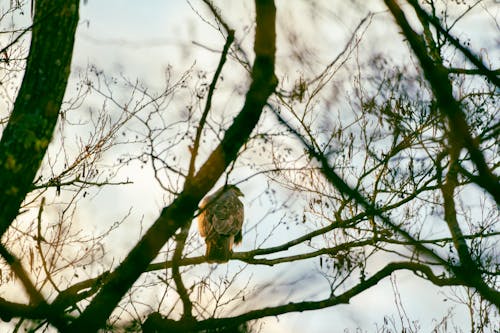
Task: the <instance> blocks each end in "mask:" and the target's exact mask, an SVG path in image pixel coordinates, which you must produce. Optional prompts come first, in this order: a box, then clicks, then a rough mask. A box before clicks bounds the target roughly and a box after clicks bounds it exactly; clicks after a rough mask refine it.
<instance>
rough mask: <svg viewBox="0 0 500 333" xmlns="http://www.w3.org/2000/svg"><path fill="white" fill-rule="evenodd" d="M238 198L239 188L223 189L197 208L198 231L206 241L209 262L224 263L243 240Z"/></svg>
mask: <svg viewBox="0 0 500 333" xmlns="http://www.w3.org/2000/svg"><path fill="white" fill-rule="evenodd" d="M239 196H243V193H242V192H241V191H240V189H239V188H238V187H236V186H234V185H226V186H223V187H221V188H220V189H219V190H217V192H215V193H214V194H212V195H210V196H208V197H206V198H205V199H203V201H202V202H201V204H200V211H201V212H200V215H199V216H198V231H199V232H200V235H201V236H202V237H205V243H206V245H207V249H206V253H205V256H206V258H207V261H208V262H218V263H222V262H227V261H228V260H229V258H230V257H231V254H232V252H233V251H232V250H233V245H234V244H238V243H240V242H241V240H242V233H241V228H242V226H243V219H244V208H243V203H242V202H241V201H240V199H239V198H238V197H239Z"/></svg>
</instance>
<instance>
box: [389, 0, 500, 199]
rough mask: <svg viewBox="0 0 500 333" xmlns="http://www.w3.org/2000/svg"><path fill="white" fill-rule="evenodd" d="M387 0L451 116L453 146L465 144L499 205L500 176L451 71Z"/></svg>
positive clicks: (478, 180) (442, 106)
mask: <svg viewBox="0 0 500 333" xmlns="http://www.w3.org/2000/svg"><path fill="white" fill-rule="evenodd" d="M384 1H385V4H386V5H387V7H388V8H389V10H390V11H391V13H392V15H393V17H394V19H395V20H396V23H397V24H398V25H399V27H400V28H401V30H402V32H403V34H404V35H405V37H406V39H407V40H408V43H409V44H410V47H411V48H412V50H413V52H414V53H415V55H416V56H417V58H418V60H419V62H420V65H421V66H422V69H423V71H424V75H425V78H426V80H427V81H428V82H429V83H430V85H431V88H432V92H433V94H434V96H435V98H436V100H437V104H438V106H439V109H440V110H441V112H442V113H443V115H444V116H446V118H447V120H448V124H449V130H448V135H449V144H450V146H451V149H452V150H456V151H457V152H459V151H460V150H461V149H462V148H466V149H467V150H468V151H469V154H470V158H471V160H472V161H473V162H474V164H475V165H476V168H477V171H478V173H479V177H478V178H476V179H475V180H476V183H477V184H478V185H479V186H481V187H482V188H483V189H485V190H486V191H488V192H489V193H490V194H491V196H492V197H493V199H494V200H495V201H496V203H497V204H498V205H500V183H499V178H498V177H497V176H496V175H495V174H493V172H492V171H491V170H490V169H489V167H488V164H487V163H486V160H485V158H484V155H483V153H482V152H481V150H480V149H479V146H478V143H477V142H476V141H475V140H474V138H473V137H472V135H471V132H470V127H469V125H468V123H467V120H466V119H465V115H464V112H463V110H462V109H461V107H460V104H459V103H458V102H457V100H456V99H455V98H454V97H453V87H452V85H451V82H450V80H449V79H448V71H447V70H446V68H445V67H444V66H443V64H440V63H436V62H435V61H433V60H432V59H431V58H430V57H429V55H428V54H427V50H426V47H425V42H424V41H423V40H422V38H421V36H420V35H418V34H417V33H416V32H415V31H414V30H413V29H412V27H411V26H410V24H409V23H408V20H407V19H406V16H405V14H404V12H403V10H402V9H401V7H399V6H398V4H397V3H396V2H395V1H394V0H384ZM417 13H418V14H419V15H420V14H421V12H420V11H417Z"/></svg>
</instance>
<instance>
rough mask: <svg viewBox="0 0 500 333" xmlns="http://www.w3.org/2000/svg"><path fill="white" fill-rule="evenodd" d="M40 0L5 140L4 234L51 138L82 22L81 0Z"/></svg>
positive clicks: (1, 171) (0, 229)
mask: <svg viewBox="0 0 500 333" xmlns="http://www.w3.org/2000/svg"><path fill="white" fill-rule="evenodd" d="M35 3H36V5H35V15H34V19H33V22H34V23H33V27H32V35H31V45H30V51H29V56H28V60H27V64H26V71H25V74H24V78H23V82H22V84H21V88H20V90H19V94H18V96H17V98H16V101H15V103H14V110H13V111H12V114H11V116H10V119H9V123H8V124H7V127H6V128H5V130H4V132H3V135H2V139H1V141H0V237H1V236H2V235H3V234H4V233H5V231H6V230H7V229H8V227H9V226H10V224H11V223H12V221H13V220H14V219H15V218H16V216H17V215H18V211H19V207H20V206H21V203H22V202H23V200H24V198H25V197H26V195H27V194H28V193H29V192H30V191H31V189H32V183H33V179H34V178H35V175H36V173H37V171H38V169H39V167H40V163H41V162H42V159H43V157H44V155H45V152H46V150H47V147H48V145H49V143H50V141H51V139H52V134H53V132H54V127H55V125H56V122H57V118H58V115H59V109H60V107H61V103H62V99H63V96H64V92H65V90H66V84H67V80H68V76H69V73H70V65H71V57H72V54H73V44H74V36H75V31H76V26H77V23H78V6H79V1H78V0H70V1H68V0H37V1H35Z"/></svg>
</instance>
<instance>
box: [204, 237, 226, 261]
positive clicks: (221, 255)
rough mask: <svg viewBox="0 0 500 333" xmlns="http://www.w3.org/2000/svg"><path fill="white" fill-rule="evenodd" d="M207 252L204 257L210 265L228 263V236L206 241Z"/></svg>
mask: <svg viewBox="0 0 500 333" xmlns="http://www.w3.org/2000/svg"><path fill="white" fill-rule="evenodd" d="M206 242H207V252H206V253H205V257H206V258H207V261H208V262H210V263H212V262H216V263H224V262H228V261H229V258H231V244H230V239H229V236H222V235H220V236H219V237H214V238H212V239H207V240H206Z"/></svg>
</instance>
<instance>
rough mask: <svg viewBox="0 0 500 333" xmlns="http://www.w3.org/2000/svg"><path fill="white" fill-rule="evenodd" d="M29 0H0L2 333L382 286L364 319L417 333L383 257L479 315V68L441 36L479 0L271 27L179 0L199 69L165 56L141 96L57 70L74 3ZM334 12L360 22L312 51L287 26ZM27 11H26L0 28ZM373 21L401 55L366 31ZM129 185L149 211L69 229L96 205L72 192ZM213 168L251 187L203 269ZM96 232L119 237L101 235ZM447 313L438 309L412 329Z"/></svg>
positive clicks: (482, 70) (241, 323)
mask: <svg viewBox="0 0 500 333" xmlns="http://www.w3.org/2000/svg"><path fill="white" fill-rule="evenodd" d="M32 3H34V7H33V8H30V5H31V4H32ZM32 3H29V2H28V3H21V2H18V1H16V2H13V1H11V2H10V3H9V4H5V5H4V6H5V9H3V8H2V10H3V11H2V13H3V14H2V16H1V18H0V19H1V21H0V23H2V24H4V26H2V28H4V27H5V28H4V32H3V33H4V35H5V36H8V37H7V38H6V39H5V41H6V42H5V41H4V40H2V43H3V44H2V45H5V46H2V47H3V48H2V49H1V50H0V60H1V61H0V66H2V86H3V87H7V86H8V87H12V89H10V90H5V91H4V92H3V94H2V97H3V99H2V103H3V104H2V105H5V106H6V108H7V110H8V111H7V112H6V114H1V115H0V120H1V122H0V124H1V126H2V138H1V141H0V175H1V176H0V188H1V189H2V190H1V191H2V193H1V194H0V198H1V199H0V225H1V226H2V228H1V232H2V243H1V244H0V250H1V251H0V254H1V255H2V258H3V260H4V265H3V266H2V268H1V269H2V271H1V273H2V274H1V276H0V281H2V284H4V285H5V286H6V287H5V288H12V289H15V290H23V292H24V294H25V295H24V296H21V297H15V296H13V295H10V296H9V297H5V298H4V297H3V296H2V297H1V298H0V312H1V315H0V317H1V319H2V320H3V321H12V322H14V321H15V324H14V325H15V326H14V330H19V329H21V328H25V329H29V330H31V331H38V330H40V331H41V330H45V329H47V328H48V327H52V328H54V329H57V330H59V331H62V332H96V331H98V330H99V329H103V330H108V331H115V330H120V331H140V330H142V331H144V332H162V331H173V332H248V331H259V329H260V327H259V325H260V322H259V319H262V318H265V317H271V316H280V315H284V314H286V313H290V312H304V311H313V310H317V309H323V308H332V307H335V306H336V305H340V304H347V303H349V302H350V301H351V300H352V299H353V298H355V297H357V296H360V297H362V296H363V294H364V292H366V291H367V290H369V289H372V288H374V287H375V286H376V285H377V284H378V283H379V282H381V281H383V280H390V281H391V283H392V284H391V285H392V295H394V304H395V306H396V309H397V316H385V317H383V318H381V320H383V323H382V324H381V326H380V327H379V326H377V327H376V330H377V331H380V332H391V331H398V330H402V331H409V332H418V331H421V326H420V325H419V323H418V322H417V321H414V320H412V319H411V318H412V314H411V313H410V314H408V312H407V310H406V307H405V300H404V299H403V298H402V296H401V294H400V292H399V286H398V283H397V279H396V276H398V274H399V272H404V271H408V272H411V273H413V275H414V277H415V279H421V280H425V281H428V282H430V283H431V284H433V285H434V286H436V287H439V288H441V289H442V290H443V293H444V294H445V295H446V296H445V297H446V298H447V299H449V300H451V301H453V302H454V304H457V306H464V305H465V307H466V308H467V310H468V311H469V314H470V323H471V327H470V329H471V331H481V332H487V331H494V330H495V329H498V325H497V324H495V322H496V321H495V320H494V319H493V318H495V317H498V309H499V307H500V294H499V292H498V274H499V273H498V271H499V270H498V267H499V262H498V248H497V246H496V243H497V241H498V235H499V230H498V220H499V214H498V203H499V198H500V185H499V179H498V178H499V177H498V175H497V173H498V165H499V161H498V143H499V142H498V131H499V123H498V121H499V120H498V116H497V112H496V110H497V108H498V107H497V104H498V83H499V80H498V69H495V68H494V67H493V65H492V64H489V63H487V62H486V61H485V59H488V58H487V56H486V55H487V54H486V53H484V54H483V56H478V55H477V54H476V53H475V52H474V47H472V46H470V45H469V44H467V43H464V41H463V40H459V38H458V37H456V35H455V33H454V30H453V29H454V27H455V26H456V25H457V24H458V22H460V21H461V20H463V19H464V17H467V15H470V14H471V13H472V12H473V11H474V10H476V9H477V8H480V7H481V6H482V9H483V10H484V13H488V6H489V4H487V3H486V1H477V2H475V3H474V4H471V5H468V4H462V3H457V4H453V5H449V4H447V3H446V2H440V1H425V2H423V4H422V5H421V4H419V3H418V2H417V1H413V0H409V1H407V6H405V7H402V5H401V4H398V3H397V2H394V1H389V0H387V1H384V3H385V9H384V10H383V11H379V12H377V13H374V12H370V11H368V10H367V9H366V8H365V5H366V4H364V3H356V2H353V3H350V4H346V3H343V4H335V5H331V4H327V3H323V2H321V1H317V2H316V1H315V2H304V3H300V6H302V7H301V8H302V9H303V18H307V19H308V20H309V21H308V22H310V23H311V26H310V27H306V26H295V25H290V24H289V21H287V20H285V19H283V18H281V19H280V15H283V17H285V16H288V15H289V16H290V17H292V16H293V15H294V14H293V13H292V12H288V11H290V10H291V9H290V8H291V7H288V5H283V7H278V8H276V7H275V5H274V2H273V1H272V0H255V3H254V4H253V5H252V6H253V7H252V8H253V11H252V13H247V14H248V22H247V23H249V25H247V26H246V27H240V26H236V25H235V23H231V20H230V19H228V17H227V16H226V15H225V14H226V13H225V7H224V4H221V5H219V6H217V5H215V4H214V3H212V2H211V1H208V0H207V1H203V3H200V4H196V5H192V4H191V6H193V8H192V9H193V13H194V16H195V17H197V18H201V19H202V20H203V22H204V24H205V25H206V26H207V27H209V28H211V29H213V30H214V31H215V32H216V33H217V34H218V36H220V37H221V40H222V42H221V43H220V45H219V47H218V50H214V49H213V48H211V47H208V46H206V45H201V44H198V43H195V44H194V46H193V47H195V46H196V47H201V48H203V49H205V50H206V51H207V52H213V53H215V54H217V56H218V58H217V62H216V64H215V65H214V67H213V68H198V67H197V65H192V66H191V67H189V68H188V69H187V70H179V69H177V68H174V67H171V66H169V67H167V68H166V70H165V73H164V78H165V80H164V82H163V86H162V87H161V88H151V87H150V86H148V84H146V83H145V82H143V81H141V80H139V79H130V78H129V77H128V76H127V75H125V74H123V73H120V74H117V73H108V72H106V71H103V70H101V69H100V68H99V67H98V66H96V65H89V66H88V67H86V68H83V69H82V70H80V71H76V70H75V71H74V72H73V73H74V75H73V76H72V77H70V76H69V75H70V64H71V59H72V55H73V43H74V38H75V33H76V27H77V23H78V15H79V14H78V10H79V5H80V4H79V3H78V1H73V2H70V3H66V2H62V1H60V3H59V2H58V1H45V0H38V1H34V2H32ZM297 3H298V2H297ZM350 6H355V7H350ZM347 8H356V10H357V11H358V12H365V13H366V14H365V15H364V16H362V17H360V18H359V20H358V21H357V22H355V23H354V24H353V25H352V27H349V28H350V29H349V31H350V32H349V35H348V36H347V37H346V38H344V41H343V42H342V43H341V44H340V45H339V44H338V41H337V44H335V45H334V47H331V46H329V48H328V54H329V55H328V58H327V59H326V60H325V59H324V58H321V57H320V55H319V54H320V52H319V51H318V50H319V49H320V48H322V47H325V45H327V44H328V43H326V42H325V43H324V44H325V45H319V44H315V43H313V42H311V40H313V39H312V37H311V38H310V39H309V38H308V36H312V35H313V34H315V33H316V32H317V31H320V30H321V29H324V28H325V27H327V28H328V29H329V24H331V25H332V26H333V23H335V20H341V18H340V17H339V15H341V14H339V13H342V11H343V10H347ZM27 9H30V10H31V13H32V22H31V23H26V24H25V26H22V25H19V26H15V28H12V27H11V26H9V27H7V26H8V24H6V23H4V22H7V21H16V20H20V17H21V16H22V15H23V14H24V11H26V10H27ZM482 15H487V14H482ZM380 17H383V19H384V20H389V19H391V20H393V21H394V22H395V24H393V25H392V26H390V28H387V29H390V30H391V32H392V33H394V35H395V36H397V32H400V33H401V34H400V35H399V36H400V37H401V38H400V41H399V42H400V44H397V45H396V46H395V47H396V48H397V49H398V50H405V52H406V54H407V55H408V57H409V59H410V61H403V63H401V62H399V63H396V61H395V60H394V59H392V58H391V57H390V56H389V55H388V54H387V53H384V52H385V51H384V50H382V49H379V48H377V45H376V44H375V45H374V44H373V43H371V42H372V41H371V39H370V38H375V37H374V36H373V33H374V31H373V30H371V28H372V27H373V24H374V23H373V22H374V21H375V20H377V19H379V18H380ZM410 17H411V18H410ZM493 20H494V19H493ZM21 21H22V20H21ZM410 22H411V23H410ZM494 22H495V23H496V24H497V25H498V23H497V22H496V21H494ZM232 25H235V26H232ZM249 27H250V28H249ZM308 34H309V35H308ZM247 35H252V36H254V38H253V39H250V40H251V41H252V42H251V46H249V45H248V40H247V39H248V38H247ZM28 40H30V45H29V48H27V47H26V43H27V41H28ZM394 43H396V41H395V42H394ZM276 45H278V48H277V46H276ZM277 49H278V53H277ZM488 51H489V50H485V51H484V52H488ZM279 52H284V53H286V56H283V55H280V53H279ZM482 52H483V51H482ZM332 54H335V55H332ZM297 69H299V70H297ZM20 72H22V73H24V76H23V78H22V82H21V80H20V79H18V78H17V76H16V75H17V74H18V73H20ZM77 74H78V75H77ZM68 78H69V79H68ZM4 81H5V82H6V83H5V84H4V83H3V82H4ZM68 82H69V83H68ZM18 86H19V88H18V89H17V88H16V87H18ZM228 92H229V93H228ZM63 96H64V99H63ZM2 112H3V111H2ZM137 172H141V173H142V174H141V175H142V176H144V178H141V176H139V177H138V176H135V175H134V174H135V173H137ZM146 177H147V179H148V180H147V181H148V182H149V183H148V184H151V185H150V186H151V187H154V190H155V191H157V192H158V193H160V196H161V198H162V209H161V212H160V213H159V215H158V216H156V217H154V218H151V217H150V216H148V215H142V216H139V217H137V216H136V215H134V213H133V210H132V209H129V210H123V211H119V212H118V213H117V214H116V215H115V216H118V217H116V218H114V219H115V220H114V221H113V222H110V221H104V222H106V223H104V224H105V225H106V227H101V228H98V229H96V228H95V226H99V225H100V224H101V223H99V222H103V221H96V222H95V223H91V221H88V222H87V221H86V219H88V220H92V219H94V218H95V216H96V215H97V214H92V213H89V209H88V208H86V205H87V199H88V198H96V199H97V200H98V199H99V198H100V195H101V192H100V191H104V190H105V189H109V188H120V189H123V191H129V189H130V188H133V186H136V185H137V184H138V182H141V181H144V180H143V179H145V178H146ZM221 182H223V183H224V184H227V183H232V184H237V185H238V186H239V187H240V188H243V189H245V188H246V189H247V190H248V191H249V192H252V191H253V192H252V193H253V194H252V195H250V196H246V199H245V200H246V209H247V212H248V211H251V214H247V216H251V217H252V219H256V220H251V221H250V220H249V219H248V218H247V221H246V222H245V228H244V229H245V233H244V239H245V241H244V245H245V248H244V250H241V251H236V252H234V253H232V256H231V259H230V261H229V262H228V263H227V264H209V263H208V262H207V260H206V258H205V257H204V256H203V253H204V243H203V241H202V240H201V239H200V237H199V235H198V234H197V232H196V229H195V228H194V226H193V225H192V221H193V220H194V219H196V217H197V215H198V214H200V210H199V209H198V205H199V202H200V201H201V200H202V199H203V198H204V197H205V196H206V195H207V194H208V193H210V192H211V191H212V189H213V188H214V187H216V186H215V185H216V184H218V183H221ZM148 186H149V185H148ZM472 201H473V202H472ZM132 206H133V203H130V207H132ZM113 208H114V207H113ZM102 209H103V210H107V209H108V208H107V207H103V208H102ZM113 212H115V211H113ZM115 213H116V212H115ZM118 232H122V235H123V234H126V235H127V238H130V239H129V240H130V241H131V242H133V243H134V244H135V245H133V246H131V248H130V249H129V250H126V249H122V248H120V247H118V246H113V237H115V236H114V234H115V233H118ZM295 265H296V266H295ZM299 265H305V266H303V267H308V268H307V269H306V270H307V271H309V273H304V271H303V270H298V269H295V268H296V267H299ZM262 272H265V273H262ZM283 272H286V273H287V274H284V273H283ZM311 272H312V273H311ZM316 281H321V283H316ZM2 288H4V287H2ZM452 326H453V313H452V310H451V309H450V311H449V312H448V313H447V314H446V315H444V317H443V318H439V319H438V322H436V323H435V325H434V331H436V332H441V331H442V332H445V331H449V330H448V328H450V330H451V327H452Z"/></svg>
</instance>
